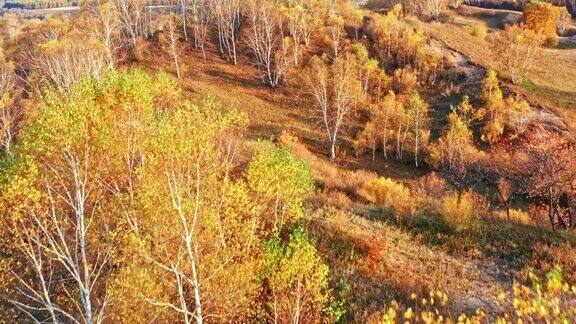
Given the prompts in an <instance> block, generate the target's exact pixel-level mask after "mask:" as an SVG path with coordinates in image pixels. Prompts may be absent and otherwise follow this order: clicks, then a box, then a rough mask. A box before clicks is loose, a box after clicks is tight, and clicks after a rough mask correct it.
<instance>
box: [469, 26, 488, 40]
mask: <svg viewBox="0 0 576 324" xmlns="http://www.w3.org/2000/svg"><path fill="white" fill-rule="evenodd" d="M470 34H471V35H472V36H474V37H478V38H480V39H484V38H486V35H488V28H486V25H484V24H480V23H477V24H474V26H472V31H471V32H470Z"/></svg>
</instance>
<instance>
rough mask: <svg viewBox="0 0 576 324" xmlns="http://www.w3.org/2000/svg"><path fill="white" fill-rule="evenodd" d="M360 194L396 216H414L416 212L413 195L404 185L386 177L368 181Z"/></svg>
mask: <svg viewBox="0 0 576 324" xmlns="http://www.w3.org/2000/svg"><path fill="white" fill-rule="evenodd" d="M360 195H361V196H363V197H364V198H366V199H367V200H368V201H370V202H371V203H373V204H375V205H377V206H379V207H381V208H382V209H383V210H385V211H389V212H390V213H391V214H392V215H394V216H395V217H396V218H400V217H406V216H414V214H415V213H416V202H415V199H416V198H415V196H414V195H412V193H411V192H410V190H409V189H408V188H406V187H405V186H404V185H402V184H399V183H396V182H394V181H393V180H391V179H387V178H378V179H374V180H371V181H368V182H367V183H366V184H365V185H364V186H363V187H362V189H361V191H360Z"/></svg>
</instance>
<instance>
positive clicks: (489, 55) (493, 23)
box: [413, 6, 576, 128]
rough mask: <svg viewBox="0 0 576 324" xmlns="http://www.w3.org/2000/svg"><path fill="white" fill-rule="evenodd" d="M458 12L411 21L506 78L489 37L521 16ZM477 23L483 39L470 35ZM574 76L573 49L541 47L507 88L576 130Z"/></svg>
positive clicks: (467, 9) (465, 9)
mask: <svg viewBox="0 0 576 324" xmlns="http://www.w3.org/2000/svg"><path fill="white" fill-rule="evenodd" d="M459 12H460V13H465V15H462V14H460V13H459ZM459 12H456V11H447V12H445V16H444V18H442V20H441V22H429V23H427V22H422V21H421V20H417V19H414V20H413V23H414V24H415V25H416V26H418V27H419V28H422V29H423V30H424V31H425V32H426V33H427V34H429V35H431V36H432V37H434V38H436V39H438V40H440V41H442V42H443V43H445V44H446V45H447V46H448V47H450V48H452V49H454V50H456V51H459V52H461V53H463V54H465V55H466V56H468V57H469V58H470V59H471V60H472V61H473V62H474V63H476V64H479V65H481V66H483V67H486V68H493V69H495V70H497V71H498V72H499V73H500V74H501V75H503V76H506V75H507V73H506V71H505V70H504V69H503V67H502V66H501V63H500V59H499V58H498V57H497V56H495V54H494V53H493V51H492V48H491V42H490V38H491V34H493V33H494V32H497V31H498V30H501V29H502V27H503V26H504V25H505V24H506V23H507V22H510V21H517V20H518V19H520V16H521V14H520V13H518V12H514V11H505V10H490V9H481V8H473V7H465V6H463V9H461V10H460V11H459ZM477 24H481V25H484V26H486V27H487V29H488V32H489V34H488V35H487V37H486V38H485V39H482V38H478V37H475V36H473V35H472V30H473V28H474V26H475V25H477ZM574 75H576V49H575V48H564V49H562V48H544V49H542V50H541V52H540V53H539V54H538V55H537V57H536V58H535V61H534V64H533V67H532V70H531V72H530V73H529V75H528V79H527V80H525V81H524V82H523V83H522V84H521V85H520V86H514V85H511V89H512V90H513V91H516V92H518V93H521V94H522V95H524V96H526V97H527V98H529V99H531V100H532V101H533V102H534V103H535V104H538V105H541V106H543V107H545V108H547V109H549V110H552V111H555V112H556V113H558V114H560V115H561V116H564V117H566V121H568V122H569V123H570V124H571V126H572V128H574V127H576V122H575V120H576V119H575V117H576V107H575V106H574V103H575V102H576V78H574Z"/></svg>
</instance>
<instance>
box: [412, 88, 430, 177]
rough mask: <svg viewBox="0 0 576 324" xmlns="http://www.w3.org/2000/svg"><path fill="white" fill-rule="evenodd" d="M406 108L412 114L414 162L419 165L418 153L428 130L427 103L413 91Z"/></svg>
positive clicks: (424, 143) (423, 144) (426, 137)
mask: <svg viewBox="0 0 576 324" xmlns="http://www.w3.org/2000/svg"><path fill="white" fill-rule="evenodd" d="M408 109H409V110H410V112H411V114H412V122H413V133H414V163H415V164H416V167H418V166H419V153H420V150H421V147H423V146H425V145H426V143H427V140H428V138H429V131H428V118H429V117H428V114H429V112H428V109H429V108H428V105H427V104H426V103H425V102H424V100H422V98H421V97H420V95H419V94H417V93H415V94H413V95H412V96H411V97H410V101H409V104H408Z"/></svg>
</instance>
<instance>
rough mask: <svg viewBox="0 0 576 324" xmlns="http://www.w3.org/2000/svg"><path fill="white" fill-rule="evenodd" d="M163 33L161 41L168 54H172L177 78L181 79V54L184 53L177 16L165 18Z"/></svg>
mask: <svg viewBox="0 0 576 324" xmlns="http://www.w3.org/2000/svg"><path fill="white" fill-rule="evenodd" d="M162 26H163V27H162V28H163V32H162V35H161V41H162V43H163V45H164V47H166V50H167V52H169V53H170V56H171V57H172V61H173V62H174V69H175V70H176V76H177V77H178V78H180V77H181V59H180V54H181V53H182V48H181V45H180V34H179V32H178V27H177V26H176V16H175V15H168V16H166V17H164V18H163V22H162Z"/></svg>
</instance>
